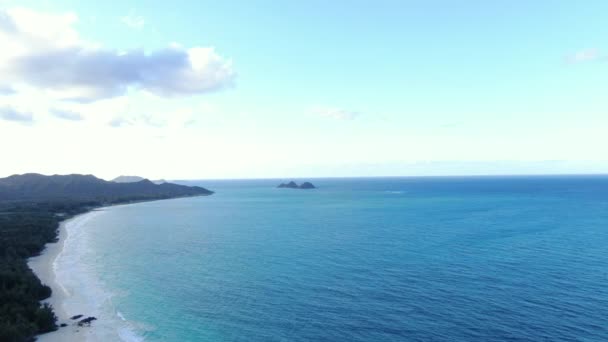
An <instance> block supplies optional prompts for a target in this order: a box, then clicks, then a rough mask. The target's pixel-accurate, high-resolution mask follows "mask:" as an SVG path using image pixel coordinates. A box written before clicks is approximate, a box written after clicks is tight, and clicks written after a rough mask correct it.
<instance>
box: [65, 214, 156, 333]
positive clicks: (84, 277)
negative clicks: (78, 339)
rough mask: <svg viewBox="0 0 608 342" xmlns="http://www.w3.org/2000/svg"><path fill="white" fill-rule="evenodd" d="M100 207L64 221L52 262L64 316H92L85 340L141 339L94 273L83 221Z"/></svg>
mask: <svg viewBox="0 0 608 342" xmlns="http://www.w3.org/2000/svg"><path fill="white" fill-rule="evenodd" d="M103 213H104V211H103V210H96V211H92V212H90V213H87V214H84V215H80V216H77V217H75V218H74V219H72V220H70V221H68V222H67V223H66V224H65V228H64V229H65V230H66V238H65V241H64V245H63V250H62V251H61V253H60V254H59V255H58V256H57V258H56V259H55V261H54V262H53V270H54V272H55V277H56V283H57V286H59V287H60V289H61V290H62V291H63V292H64V294H65V299H64V300H63V301H62V302H61V304H60V305H61V309H63V312H65V313H66V314H67V316H68V317H70V316H74V315H84V316H85V317H88V316H94V317H96V318H97V320H96V321H94V322H93V324H92V325H91V327H90V328H84V329H90V330H89V331H88V332H87V334H86V340H87V341H124V342H139V341H144V338H143V336H140V335H139V334H137V332H136V331H135V329H134V328H133V324H132V323H131V322H130V321H129V320H127V319H126V318H125V317H124V315H123V314H122V313H120V312H119V311H118V310H116V308H115V306H114V303H113V302H112V298H113V297H114V294H113V293H112V292H111V291H108V289H107V288H105V287H104V285H103V283H102V282H101V280H100V279H99V277H98V275H97V274H96V273H95V265H94V264H93V262H94V261H95V258H96V254H95V250H94V249H92V248H91V243H90V241H89V238H90V236H89V234H88V233H89V231H88V227H87V223H88V222H89V221H90V220H91V219H93V218H95V217H98V216H99V215H101V214H103Z"/></svg>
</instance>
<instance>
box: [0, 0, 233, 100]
mask: <svg viewBox="0 0 608 342" xmlns="http://www.w3.org/2000/svg"><path fill="white" fill-rule="evenodd" d="M77 20H78V18H77V16H76V15H75V14H73V13H67V14H47V13H41V12H36V11H32V10H29V9H23V8H16V9H10V10H6V11H2V10H0V51H3V53H2V54H1V55H0V86H3V87H4V86H7V85H8V84H11V85H13V84H18V85H20V84H23V85H25V86H30V87H33V88H36V89H40V90H44V91H46V92H48V93H49V94H51V95H53V96H54V97H55V98H58V99H63V100H72V101H76V102H83V103H86V102H93V101H97V100H100V99H104V98H110V97H115V96H120V95H123V94H126V92H127V91H128V90H129V89H136V90H144V91H147V92H150V93H153V94H156V95H158V96H162V97H175V96H187V95H197V94H204V93H208V92H213V91H217V90H220V89H224V88H227V87H230V86H232V84H233V83H234V80H235V77H236V73H235V71H234V70H233V67H232V63H231V61H230V60H227V59H225V58H223V57H222V56H220V55H218V54H217V53H216V52H215V50H214V48H213V47H193V48H183V47H180V46H175V45H172V46H169V47H167V48H164V49H159V50H155V51H151V52H146V51H144V50H140V49H131V50H126V51H120V50H116V49H111V48H105V47H102V46H99V45H98V44H93V43H91V42H88V41H85V40H83V39H82V38H81V37H80V36H79V34H78V32H76V30H75V29H74V27H73V25H74V23H75V22H76V21H77Z"/></svg>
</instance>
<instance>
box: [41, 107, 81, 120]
mask: <svg viewBox="0 0 608 342" xmlns="http://www.w3.org/2000/svg"><path fill="white" fill-rule="evenodd" d="M49 112H50V113H51V115H53V116H54V117H56V118H59V119H64V120H70V121H80V120H82V119H83V117H82V115H80V114H79V113H77V112H74V111H71V110H67V109H60V108H52V109H51V110H50V111H49Z"/></svg>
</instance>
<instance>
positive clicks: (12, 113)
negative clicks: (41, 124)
mask: <svg viewBox="0 0 608 342" xmlns="http://www.w3.org/2000/svg"><path fill="white" fill-rule="evenodd" d="M0 119H2V120H7V121H16V122H21V123H32V122H33V121H34V115H33V114H32V113H31V112H28V111H22V110H18V109H15V108H13V107H10V106H3V107H0Z"/></svg>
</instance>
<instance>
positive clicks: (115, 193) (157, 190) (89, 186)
mask: <svg viewBox="0 0 608 342" xmlns="http://www.w3.org/2000/svg"><path fill="white" fill-rule="evenodd" d="M211 194H213V191H210V190H208V189H205V188H203V187H200V186H185V185H178V184H172V183H162V184H155V183H153V182H152V181H150V180H148V179H145V178H144V179H142V180H141V181H138V182H129V183H116V182H112V181H106V180H103V179H100V178H97V177H95V176H93V175H90V174H89V175H81V174H69V175H50V176H46V175H42V174H39V173H25V174H15V175H11V176H8V177H5V178H0V200H31V199H54V198H70V199H78V200H82V199H108V200H115V199H120V200H124V199H125V198H133V199H146V198H158V199H161V198H171V197H184V196H199V195H211Z"/></svg>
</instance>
